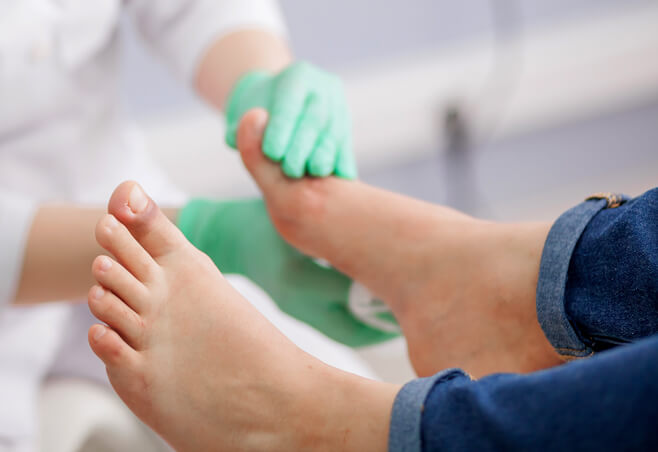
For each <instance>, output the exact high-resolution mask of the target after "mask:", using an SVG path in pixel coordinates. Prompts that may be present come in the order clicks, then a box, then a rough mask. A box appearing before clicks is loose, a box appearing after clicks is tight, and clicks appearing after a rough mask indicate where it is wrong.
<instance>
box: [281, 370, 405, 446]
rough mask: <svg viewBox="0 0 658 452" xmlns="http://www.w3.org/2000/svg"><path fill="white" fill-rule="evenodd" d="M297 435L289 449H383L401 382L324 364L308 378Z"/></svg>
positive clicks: (302, 396) (385, 444)
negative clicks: (385, 381) (378, 379)
mask: <svg viewBox="0 0 658 452" xmlns="http://www.w3.org/2000/svg"><path fill="white" fill-rule="evenodd" d="M307 383H308V384H307V386H306V387H307V390H308V392H307V393H306V394H305V395H302V394H301V393H300V397H301V398H302V399H303V400H301V402H300V410H299V417H298V425H297V428H296V429H295V430H296V432H297V436H296V439H295V444H294V446H295V447H293V448H290V449H289V450H310V449H312V450H326V451H334V450H343V451H359V452H360V451H381V450H386V448H387V444H388V430H389V423H390V415H391V410H392V407H393V401H394V400H395V396H396V395H397V392H398V391H399V389H400V387H399V386H398V385H392V384H388V383H382V382H377V381H374V380H368V379H366V378H362V377H358V376H356V375H353V374H349V373H346V372H342V371H340V370H338V369H334V368H332V367H329V366H326V365H324V364H321V367H320V368H318V369H317V372H316V373H315V375H314V377H313V378H312V379H309V380H307Z"/></svg>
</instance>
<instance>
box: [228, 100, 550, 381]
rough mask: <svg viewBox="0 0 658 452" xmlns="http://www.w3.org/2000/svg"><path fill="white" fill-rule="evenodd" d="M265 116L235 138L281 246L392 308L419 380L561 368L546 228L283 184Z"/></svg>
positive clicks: (364, 192)
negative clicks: (545, 320)
mask: <svg viewBox="0 0 658 452" xmlns="http://www.w3.org/2000/svg"><path fill="white" fill-rule="evenodd" d="M266 123H267V112H266V111H264V110H260V109H255V110H252V111H250V112H248V113H247V114H246V115H245V116H244V118H243V120H242V124H241V127H240V130H239V134H238V147H239V149H240V151H241V155H242V159H243V161H244V164H245V166H246V167H247V169H248V170H249V172H250V173H251V175H252V177H253V178H254V180H255V181H256V183H257V184H258V186H259V187H260V189H261V191H262V193H263V196H264V198H265V201H266V204H267V208H268V211H269V214H270V217H271V219H272V221H273V223H274V225H275V227H276V228H277V230H278V231H279V233H280V234H281V235H282V237H283V238H284V239H286V240H287V241H288V242H289V243H290V244H291V245H292V246H294V247H296V248H298V249H300V250H301V251H303V252H304V253H306V254H309V255H311V256H314V257H319V258H323V259H326V260H327V261H329V262H330V263H331V264H332V265H334V266H335V267H336V268H338V269H339V270H341V271H342V272H344V273H345V274H347V275H349V276H350V277H351V278H352V279H354V280H357V281H359V282H361V283H363V284H364V285H365V286H367V287H368V288H369V289H370V290H371V291H372V292H373V293H374V294H375V295H377V296H378V297H379V298H381V299H382V300H383V301H384V302H386V303H387V304H388V306H389V307H390V308H391V310H392V312H393V314H394V315H395V317H396V319H397V320H398V322H399V324H400V326H401V327H402V331H403V333H404V335H405V337H406V339H407V343H408V350H409V356H410V359H411V362H412V364H413V367H414V369H415V371H416V372H417V374H418V375H419V376H427V375H432V374H434V373H436V372H437V371H438V370H441V369H444V368H447V367H460V368H463V369H465V370H466V371H468V372H470V373H471V374H472V375H473V376H475V377H479V376H482V375H486V374H489V373H492V372H531V371H535V370H538V369H542V368H546V367H550V366H553V365H557V364H559V363H561V362H562V361H561V359H560V358H559V356H558V354H557V353H556V352H555V350H554V349H553V347H552V346H551V344H550V343H549V342H548V340H547V339H546V337H545V335H544V333H543V331H542V329H541V327H540V325H539V322H538V320H537V314H536V307H535V301H536V300H535V291H536V286H537V278H538V273H539V263H540V259H541V252H542V249H543V245H544V242H545V240H546V236H547V234H548V231H549V229H550V224H549V223H517V224H503V223H493V222H487V221H481V220H477V219H474V218H471V217H469V216H466V215H464V214H461V213H459V212H456V211H454V210H452V209H449V208H446V207H441V206H436V205H432V204H428V203H425V202H421V201H418V200H414V199H412V198H408V197H405V196H401V195H398V194H394V193H390V192H388V191H385V190H380V189H377V188H374V187H370V186H368V185H366V184H363V183H361V182H358V181H347V180H343V179H338V178H335V177H328V178H322V179H313V178H306V179H303V180H292V179H288V178H286V177H285V176H284V175H283V174H282V173H281V171H278V170H277V168H276V166H275V165H274V164H272V163H271V162H269V161H268V160H267V159H266V158H264V157H263V154H262V152H261V139H262V131H263V128H264V127H265V125H266Z"/></svg>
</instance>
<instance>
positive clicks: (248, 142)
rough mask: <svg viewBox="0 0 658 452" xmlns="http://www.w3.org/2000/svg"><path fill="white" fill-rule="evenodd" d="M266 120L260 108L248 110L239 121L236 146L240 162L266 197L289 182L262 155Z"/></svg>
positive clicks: (265, 115) (277, 168)
mask: <svg viewBox="0 0 658 452" xmlns="http://www.w3.org/2000/svg"><path fill="white" fill-rule="evenodd" d="M267 120H268V115H267V111H265V110H263V109H261V108H255V109H253V110H249V111H248V112H247V113H245V114H244V116H243V117H242V120H240V125H239V126H238V134H237V145H238V149H239V151H240V156H241V157H242V162H243V163H244V166H245V167H246V168H247V171H249V173H250V174H251V176H252V177H253V178H254V181H256V184H258V186H259V187H260V189H261V190H262V191H263V192H264V194H266V195H267V194H268V193H269V192H270V190H272V189H274V188H275V187H276V186H277V185H278V184H285V183H287V182H289V181H288V180H287V179H286V177H285V175H284V174H283V172H282V171H281V169H280V167H279V165H278V164H277V163H275V162H272V161H271V160H269V159H268V158H267V157H266V156H265V154H264V153H263V150H262V145H263V134H264V133H265V127H266V126H267Z"/></svg>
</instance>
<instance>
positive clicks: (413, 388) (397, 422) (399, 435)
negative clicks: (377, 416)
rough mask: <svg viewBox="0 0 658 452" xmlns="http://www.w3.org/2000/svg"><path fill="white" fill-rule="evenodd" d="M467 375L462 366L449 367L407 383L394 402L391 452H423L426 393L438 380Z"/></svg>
mask: <svg viewBox="0 0 658 452" xmlns="http://www.w3.org/2000/svg"><path fill="white" fill-rule="evenodd" d="M464 375H465V374H464V373H463V372H462V371H461V370H459V369H446V370H444V371H441V372H439V373H438V374H436V375H433V376H431V377H428V378H419V379H417V380H413V381H410V382H409V383H407V384H406V385H404V386H403V387H402V389H401V390H400V392H398V395H397V396H396V397H395V402H394V403H393V411H392V413H391V424H390V429H389V435H388V450H390V451H391V452H393V451H395V452H417V451H420V448H421V436H420V420H421V417H422V415H423V411H424V409H425V399H426V398H427V394H428V393H429V392H430V390H431V389H432V387H433V386H434V385H435V384H436V383H437V382H441V381H447V380H450V379H451V378H455V377H457V376H459V377H461V376H464Z"/></svg>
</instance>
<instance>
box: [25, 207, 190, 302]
mask: <svg viewBox="0 0 658 452" xmlns="http://www.w3.org/2000/svg"><path fill="white" fill-rule="evenodd" d="M104 213H105V209H102V208H84V207H76V206H71V205H46V206H42V207H40V208H39V210H38V211H37V213H36V215H35V217H34V220H33V222H32V227H31V228H30V233H29V235H28V240H27V244H26V246H25V253H24V255H23V265H22V270H21V276H20V279H19V283H18V287H17V290H16V293H15V297H14V299H13V300H12V301H13V303H14V304H26V303H43V302H48V301H57V300H75V299H80V298H84V297H85V296H86V294H87V290H88V289H89V287H91V285H92V284H93V279H92V277H91V271H90V268H91V263H92V261H93V260H94V258H95V257H96V256H97V255H98V254H101V253H103V250H102V248H101V247H100V246H99V245H98V244H97V243H96V239H95V237H94V230H95V227H96V222H97V221H98V219H99V218H101V217H102V216H103V214H104ZM166 213H167V214H168V216H170V218H175V216H176V213H177V210H176V209H169V210H168V211H166Z"/></svg>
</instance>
